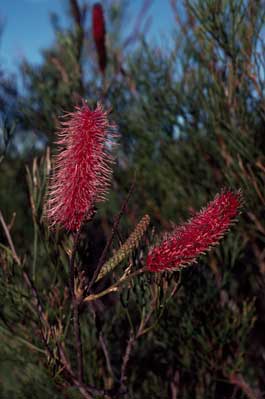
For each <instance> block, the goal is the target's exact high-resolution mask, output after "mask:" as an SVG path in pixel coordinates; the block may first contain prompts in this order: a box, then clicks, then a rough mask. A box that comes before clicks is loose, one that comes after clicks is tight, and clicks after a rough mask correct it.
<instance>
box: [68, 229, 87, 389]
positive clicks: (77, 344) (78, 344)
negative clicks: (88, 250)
mask: <svg viewBox="0 0 265 399" xmlns="http://www.w3.org/2000/svg"><path fill="white" fill-rule="evenodd" d="M79 237H80V230H78V232H77V233H76V235H75V237H74V246H73V250H72V254H71V257H70V261H69V287H70V293H71V298H72V307H73V322H74V336H75V347H76V356H77V374H78V381H79V383H81V384H82V383H83V380H84V364H83V347H82V339H81V331H80V318H79V300H78V299H77V298H76V295H75V257H76V252H77V244H78V241H79Z"/></svg>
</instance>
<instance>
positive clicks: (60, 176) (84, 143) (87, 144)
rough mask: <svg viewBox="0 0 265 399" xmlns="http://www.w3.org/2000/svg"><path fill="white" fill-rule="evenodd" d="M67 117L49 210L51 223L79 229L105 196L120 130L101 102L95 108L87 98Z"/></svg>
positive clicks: (63, 127)
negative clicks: (114, 148)
mask: <svg viewBox="0 0 265 399" xmlns="http://www.w3.org/2000/svg"><path fill="white" fill-rule="evenodd" d="M65 117H66V118H67V120H66V121H63V122H62V123H61V129H60V130H59V132H58V136H59V140H58V142H57V144H59V146H61V150H60V151H59V153H58V155H57V156H56V157H55V168H54V173H53V176H52V178H51V181H50V185H49V190H48V197H47V200H46V209H45V210H46V216H47V219H48V222H49V223H50V225H51V227H52V226H54V225H56V224H58V225H60V226H61V227H64V228H65V229H67V230H69V231H76V230H78V229H79V228H80V225H81V223H82V222H83V221H84V219H86V220H88V219H89V218H91V216H92V214H93V213H94V204H95V202H98V201H102V200H104V198H105V194H106V193H107V190H108V187H109V185H110V180H111V174H112V170H111V167H110V165H111V163H112V162H113V158H112V156H111V154H110V149H111V147H113V140H112V139H113V138H114V136H116V134H115V133H114V131H113V129H112V128H114V126H112V125H110V123H109V122H108V119H107V112H105V111H104V110H103V108H102V106H101V105H100V104H98V105H97V107H96V109H95V110H94V111H91V110H90V109H89V107H88V106H87V104H86V103H85V102H83V105H82V106H81V107H76V110H75V112H72V113H69V114H67V115H66V116H65Z"/></svg>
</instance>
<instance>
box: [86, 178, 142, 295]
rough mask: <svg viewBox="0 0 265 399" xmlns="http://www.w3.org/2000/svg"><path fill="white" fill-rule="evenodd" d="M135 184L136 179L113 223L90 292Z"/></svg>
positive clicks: (90, 284)
mask: <svg viewBox="0 0 265 399" xmlns="http://www.w3.org/2000/svg"><path fill="white" fill-rule="evenodd" d="M134 185H135V181H133V183H132V185H131V187H130V190H129V192H128V194H127V196H126V198H125V200H124V202H123V204H122V207H121V209H120V212H119V214H118V216H117V217H116V218H115V221H114V224H113V227H112V231H111V235H110V237H109V239H108V241H107V243H106V245H105V248H104V249H103V252H102V254H101V256H100V259H99V262H98V265H97V268H96V270H95V271H94V274H93V277H92V279H91V280H90V283H89V286H88V293H89V292H90V290H91V287H92V285H93V284H94V283H95V281H96V279H97V277H98V274H99V272H100V269H101V267H102V266H103V264H104V262H105V260H106V256H107V253H108V251H109V249H110V247H111V244H112V242H113V239H114V235H115V233H116V231H117V229H118V226H119V223H120V220H121V217H122V215H123V213H124V211H125V208H126V206H127V205H128V202H129V199H130V197H131V195H132V192H133V189H134Z"/></svg>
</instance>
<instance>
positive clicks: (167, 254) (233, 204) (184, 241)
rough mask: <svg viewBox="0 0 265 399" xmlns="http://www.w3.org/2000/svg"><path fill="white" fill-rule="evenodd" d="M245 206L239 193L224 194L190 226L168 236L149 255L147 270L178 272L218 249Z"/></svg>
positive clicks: (176, 230)
mask: <svg viewBox="0 0 265 399" xmlns="http://www.w3.org/2000/svg"><path fill="white" fill-rule="evenodd" d="M241 204H242V196H241V193H240V192H236V193H234V192H232V191H223V192H221V193H220V194H218V195H216V197H215V198H214V200H213V201H212V202H210V203H209V204H208V205H207V207H206V208H203V209H202V210H201V211H200V212H198V213H197V214H195V216H194V217H192V218H191V219H190V220H189V221H188V222H186V223H184V224H182V225H180V226H177V227H176V228H175V230H174V231H173V233H171V234H166V235H165V236H164V238H163V240H162V242H161V244H160V245H158V246H156V247H154V248H153V249H151V250H150V251H149V253H148V255H147V259H146V268H147V270H149V271H152V272H162V271H164V270H168V271H173V270H179V269H181V268H183V267H185V266H188V265H190V264H191V263H194V262H195V261H196V258H197V257H198V256H199V255H201V254H204V253H205V252H206V251H208V250H209V249H210V248H211V247H212V246H214V245H217V244H218V242H219V240H220V239H221V238H222V237H223V235H224V234H225V233H226V232H227V231H228V229H229V227H230V226H231V224H232V223H233V222H234V221H235V218H236V216H237V215H238V213H239V209H240V207H241Z"/></svg>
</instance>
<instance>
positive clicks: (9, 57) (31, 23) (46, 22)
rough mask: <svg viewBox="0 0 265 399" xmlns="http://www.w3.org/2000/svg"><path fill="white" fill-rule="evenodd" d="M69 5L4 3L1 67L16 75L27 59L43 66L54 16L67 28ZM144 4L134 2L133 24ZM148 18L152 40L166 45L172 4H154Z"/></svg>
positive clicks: (54, 0) (0, 8) (52, 0)
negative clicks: (51, 18)
mask: <svg viewBox="0 0 265 399" xmlns="http://www.w3.org/2000/svg"><path fill="white" fill-rule="evenodd" d="M79 1H80V2H82V1H84V0H79ZM105 1H106V0H105ZM110 1H111V0H108V2H110ZM113 1H115V0H113ZM103 3H104V1H103ZM67 4H68V2H67V0H0V20H1V21H2V22H3V27H4V29H3V34H2V37H1V38H0V39H1V41H0V64H1V65H2V66H3V67H4V68H7V70H9V71H12V72H15V71H16V70H17V67H18V65H19V63H20V62H21V60H22V59H23V57H26V58H27V59H28V60H30V61H31V62H32V63H38V62H40V61H41V56H40V49H42V48H45V47H49V45H50V44H51V43H52V42H53V40H54V32H53V29H52V26H51V23H50V12H56V13H58V14H59V15H60V16H61V17H62V23H63V24H65V23H67V17H66V12H65V10H66V8H67ZM89 4H93V1H91V0H90V1H89ZM142 4H143V0H131V14H132V18H131V20H132V21H133V20H134V17H136V16H137V13H138V12H139V9H140V8H141V5H142ZM148 15H150V16H151V18H152V25H151V28H150V31H149V34H148V35H149V39H150V40H153V41H154V40H155V41H157V40H159V41H161V40H162V41H164V42H165V45H166V44H167V37H168V35H169V33H170V31H171V30H172V28H173V26H174V17H173V14H172V11H171V7H170V2H169V0H152V1H151V6H150V8H149V13H148Z"/></svg>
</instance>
